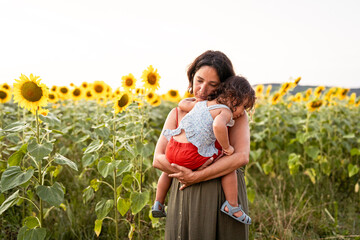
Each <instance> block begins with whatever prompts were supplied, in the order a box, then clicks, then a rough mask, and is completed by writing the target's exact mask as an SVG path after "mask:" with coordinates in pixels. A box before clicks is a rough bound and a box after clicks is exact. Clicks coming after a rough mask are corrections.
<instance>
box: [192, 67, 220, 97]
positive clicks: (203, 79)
mask: <svg viewBox="0 0 360 240" xmlns="http://www.w3.org/2000/svg"><path fill="white" fill-rule="evenodd" d="M219 84H220V79H219V76H218V74H217V72H216V70H215V68H213V67H209V66H203V67H201V68H200V69H199V70H198V71H197V72H196V73H195V75H194V80H193V93H194V96H195V98H196V100H200V101H201V100H206V99H207V97H208V96H209V94H210V93H212V92H213V91H214V90H215V89H216V88H217V87H218V86H219Z"/></svg>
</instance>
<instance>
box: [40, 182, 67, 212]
mask: <svg viewBox="0 0 360 240" xmlns="http://www.w3.org/2000/svg"><path fill="white" fill-rule="evenodd" d="M36 194H37V195H38V196H39V197H40V198H41V199H42V200H44V201H45V202H48V203H49V204H50V205H52V206H55V207H58V206H60V204H61V203H62V202H63V201H64V190H63V188H62V186H61V185H60V184H59V183H58V182H55V183H54V185H52V186H42V185H40V186H38V187H37V188H36Z"/></svg>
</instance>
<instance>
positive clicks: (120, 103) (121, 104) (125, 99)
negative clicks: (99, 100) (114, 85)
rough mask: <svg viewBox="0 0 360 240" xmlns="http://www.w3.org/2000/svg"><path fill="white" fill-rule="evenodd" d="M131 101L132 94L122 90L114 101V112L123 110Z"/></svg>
mask: <svg viewBox="0 0 360 240" xmlns="http://www.w3.org/2000/svg"><path fill="white" fill-rule="evenodd" d="M131 102H132V95H131V93H129V92H123V93H122V94H121V95H120V96H119V97H117V98H116V99H115V101H114V110H115V114H118V113H119V112H122V111H124V110H125V109H126V108H127V107H128V106H129V105H130V103H131Z"/></svg>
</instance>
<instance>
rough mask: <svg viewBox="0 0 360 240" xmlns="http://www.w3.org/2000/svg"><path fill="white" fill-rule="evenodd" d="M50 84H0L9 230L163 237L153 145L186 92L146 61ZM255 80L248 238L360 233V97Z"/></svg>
mask: <svg viewBox="0 0 360 240" xmlns="http://www.w3.org/2000/svg"><path fill="white" fill-rule="evenodd" d="M141 79H142V81H141V82H142V83H143V84H142V87H137V82H139V81H137V79H136V78H135V77H134V76H133V75H132V74H129V75H127V76H123V77H122V79H121V80H122V81H121V86H120V87H119V88H117V89H112V88H111V87H110V86H109V85H108V84H106V83H105V82H103V81H94V82H91V83H90V82H83V83H82V84H81V85H80V86H76V85H74V84H70V86H46V85H45V84H43V83H41V80H40V78H39V77H38V76H34V75H32V74H31V75H30V76H26V75H23V74H21V76H20V77H19V79H17V80H15V82H13V83H12V85H13V86H11V84H9V83H3V84H1V85H0V174H1V181H0V238H1V239H16V238H17V239H119V238H121V239H162V238H163V236H164V226H165V220H164V219H157V218H152V216H151V206H152V204H153V201H154V199H155V191H156V183H157V180H158V177H159V176H160V173H161V172H160V171H158V170H156V169H154V168H153V167H152V158H153V151H154V148H155V145H156V142H157V139H158V137H159V135H160V133H161V129H162V126H163V124H164V121H165V119H166V116H167V114H168V112H169V111H170V110H171V109H172V108H173V107H175V106H176V105H177V103H178V102H179V101H180V100H181V99H182V98H186V97H191V95H190V94H189V93H185V94H184V95H182V96H181V95H180V94H179V92H178V91H177V90H175V89H174V90H169V91H168V92H167V93H166V94H162V95H160V94H158V93H157V91H158V89H159V86H160V85H159V80H160V75H159V74H158V72H157V69H154V68H153V67H152V66H149V67H148V68H147V69H146V70H144V71H143V74H142V76H141ZM300 80H301V78H297V79H296V80H294V81H289V82H285V83H284V84H282V85H281V87H280V88H279V89H275V90H274V89H271V85H269V86H268V87H267V88H266V89H264V86H263V85H257V86H256V87H255V90H256V95H257V103H256V107H255V111H254V112H252V113H249V124H250V130H251V152H250V161H249V164H248V165H247V166H246V167H245V176H246V179H245V180H246V183H247V194H248V199H249V208H250V212H249V215H250V216H251V217H252V219H253V223H252V225H250V238H251V239H320V238H321V239H336V238H346V237H348V238H358V239H360V193H359V185H360V173H359V170H360V157H359V156H360V139H359V137H358V136H359V131H360V123H359V122H360V117H359V116H360V111H359V109H360V108H359V105H360V98H359V97H356V95H355V94H354V93H353V94H351V95H350V96H348V95H349V94H348V93H349V89H343V88H330V89H326V88H325V87H323V86H319V87H316V88H314V89H313V88H309V89H307V91H304V92H300V93H296V94H295V95H293V94H292V93H291V91H292V90H293V89H294V88H296V86H297V84H298V83H299V81H300Z"/></svg>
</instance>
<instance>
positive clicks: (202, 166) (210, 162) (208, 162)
mask: <svg viewBox="0 0 360 240" xmlns="http://www.w3.org/2000/svg"><path fill="white" fill-rule="evenodd" d="M213 161H214V158H213V157H211V158H209V159H208V160H207V161H206V162H205V163H204V164H203V165H201V166H200V167H199V168H198V169H197V170H203V169H204V168H206V167H208V166H209V165H210V164H212V163H213Z"/></svg>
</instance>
